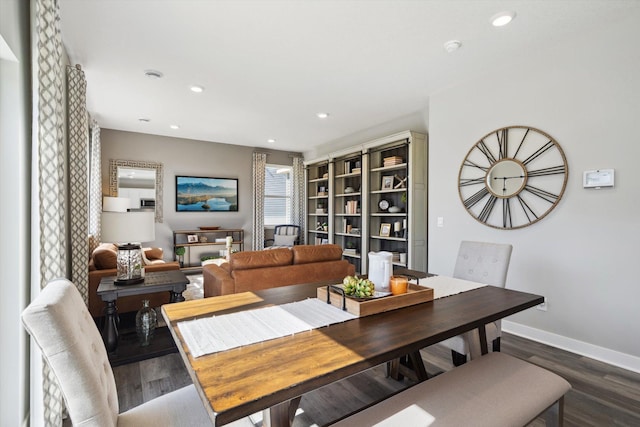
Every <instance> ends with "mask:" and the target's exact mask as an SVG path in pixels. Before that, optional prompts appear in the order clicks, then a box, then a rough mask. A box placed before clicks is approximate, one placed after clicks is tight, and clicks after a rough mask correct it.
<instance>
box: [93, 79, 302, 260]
mask: <svg viewBox="0 0 640 427" xmlns="http://www.w3.org/2000/svg"><path fill="white" fill-rule="evenodd" d="M89 84H90V82H89ZM100 135H101V141H102V193H103V194H104V195H107V194H109V159H118V160H138V161H152V162H159V163H162V164H163V170H164V184H163V189H164V192H163V196H162V197H163V204H164V222H163V223H162V224H156V241H155V242H153V246H158V247H161V248H163V249H164V258H165V260H172V259H173V252H172V250H173V249H172V247H173V234H172V232H173V230H189V229H197V228H198V227H199V226H212V225H217V226H220V227H222V228H242V229H244V230H245V250H249V249H250V248H251V236H252V232H251V227H252V220H253V213H252V208H253V200H252V196H251V188H252V187H251V186H252V183H251V181H252V175H251V173H252V172H251V163H252V153H253V152H254V150H255V149H254V148H253V147H244V146H238V145H229V144H220V143H213V142H206V141H196V140H191V139H182V138H170V137H165V136H155V135H148V134H143V133H134V132H124V131H118V130H112V129H102V130H101V133H100ZM260 151H263V152H267V153H268V154H267V162H268V163H273V164H282V165H291V164H292V158H291V157H290V153H288V152H284V151H275V150H273V151H267V150H262V149H261V150H260ZM176 175H191V176H209V177H220V178H238V192H239V200H238V210H239V211H238V212H176V208H175V179H176V178H175V177H176Z"/></svg>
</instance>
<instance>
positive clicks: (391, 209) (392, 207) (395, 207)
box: [389, 206, 402, 213]
mask: <svg viewBox="0 0 640 427" xmlns="http://www.w3.org/2000/svg"><path fill="white" fill-rule="evenodd" d="M401 210H402V209H400V208H399V207H398V206H391V207H390V208H389V212H391V213H399V212H400V211H401Z"/></svg>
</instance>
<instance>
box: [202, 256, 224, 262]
mask: <svg viewBox="0 0 640 427" xmlns="http://www.w3.org/2000/svg"><path fill="white" fill-rule="evenodd" d="M218 258H222V257H221V256H220V255H203V256H201V257H200V261H207V260H210V259H218Z"/></svg>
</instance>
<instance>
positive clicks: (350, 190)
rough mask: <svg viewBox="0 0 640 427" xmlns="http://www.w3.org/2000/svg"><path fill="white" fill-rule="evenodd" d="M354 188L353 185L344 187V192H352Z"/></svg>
mask: <svg viewBox="0 0 640 427" xmlns="http://www.w3.org/2000/svg"><path fill="white" fill-rule="evenodd" d="M355 191H356V190H354V189H353V187H347V188H345V189H344V192H345V194H348V193H354V192H355Z"/></svg>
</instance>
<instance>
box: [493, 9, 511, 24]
mask: <svg viewBox="0 0 640 427" xmlns="http://www.w3.org/2000/svg"><path fill="white" fill-rule="evenodd" d="M515 17H516V13H515V12H508V11H506V12H500V13H496V14H495V15H493V16H492V17H491V25H493V26H494V27H504V26H505V25H507V24H508V23H509V22H511V21H513V18H515Z"/></svg>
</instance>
